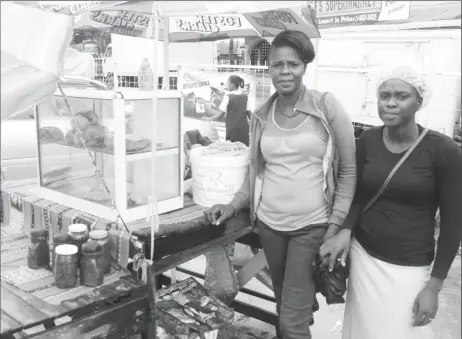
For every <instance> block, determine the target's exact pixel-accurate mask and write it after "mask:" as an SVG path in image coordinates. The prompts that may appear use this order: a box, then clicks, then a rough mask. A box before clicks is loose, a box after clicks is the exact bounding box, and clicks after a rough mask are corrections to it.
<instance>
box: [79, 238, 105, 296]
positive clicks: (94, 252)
mask: <svg viewBox="0 0 462 339" xmlns="http://www.w3.org/2000/svg"><path fill="white" fill-rule="evenodd" d="M103 281H104V254H103V248H102V247H101V245H99V244H98V243H96V242H95V241H89V242H87V243H86V244H84V245H83V246H82V258H81V259H80V284H82V285H85V286H90V287H96V286H100V285H102V284H103Z"/></svg>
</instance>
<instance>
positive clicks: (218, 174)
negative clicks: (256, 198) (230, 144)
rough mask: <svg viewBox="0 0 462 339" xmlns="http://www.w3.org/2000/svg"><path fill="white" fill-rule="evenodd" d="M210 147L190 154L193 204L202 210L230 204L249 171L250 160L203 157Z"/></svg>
mask: <svg viewBox="0 0 462 339" xmlns="http://www.w3.org/2000/svg"><path fill="white" fill-rule="evenodd" d="M207 148H208V147H199V148H195V149H193V150H191V153H190V160H191V170H192V181H193V182H192V191H193V201H194V203H196V204H197V205H199V206H203V207H212V206H213V205H216V204H228V203H230V202H231V200H232V199H233V197H234V194H235V193H236V192H237V191H239V189H240V188H241V186H242V183H243V181H244V178H245V176H246V174H247V171H248V164H249V156H248V153H247V152H246V153H245V154H244V155H237V156H214V155H204V153H206V151H207Z"/></svg>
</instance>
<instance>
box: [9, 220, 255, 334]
mask: <svg viewBox="0 0 462 339" xmlns="http://www.w3.org/2000/svg"><path fill="white" fill-rule="evenodd" d="M250 232H251V228H250V227H248V226H246V225H245V221H243V220H236V221H235V222H231V223H229V225H227V226H226V228H225V229H224V232H223V233H222V234H221V235H220V236H218V237H217V238H215V239H212V240H210V241H207V242H206V243H203V244H200V245H197V246H194V247H192V248H188V249H186V250H183V251H181V252H178V253H174V254H172V255H169V256H167V257H165V258H163V259H161V260H158V261H157V262H156V263H155V264H154V270H155V275H160V274H162V273H163V272H166V271H168V270H170V269H172V268H174V267H176V266H178V265H180V264H182V263H185V262H187V261H189V260H192V259H194V258H195V257H198V256H200V255H202V254H204V253H206V252H207V251H208V249H210V248H211V247H214V246H217V245H223V244H227V243H230V242H233V241H235V240H236V239H238V238H240V237H242V236H244V235H246V234H249V233H250ZM29 242H30V240H29V238H27V237H24V236H20V235H15V236H7V237H2V246H1V266H2V270H1V277H2V282H1V298H2V303H1V329H0V335H2V336H3V334H11V333H15V332H19V331H22V330H24V329H27V328H31V327H34V326H37V325H40V324H44V323H46V322H48V321H52V320H55V319H59V318H62V317H65V316H71V317H74V318H82V317H85V316H86V315H88V314H90V313H93V312H95V309H104V308H105V307H106V308H107V306H108V305H112V306H113V305H114V300H118V299H120V298H121V296H125V297H129V298H132V299H133V298H137V297H139V296H141V295H146V292H145V288H146V286H145V285H141V284H140V283H138V282H137V281H135V280H134V279H132V278H131V277H130V272H128V271H112V272H111V273H110V274H108V275H107V276H106V277H105V279H104V284H103V286H100V287H98V288H96V289H95V288H92V287H86V286H81V285H79V284H78V285H77V286H76V287H74V288H70V289H59V288H57V287H56V286H55V284H54V276H53V274H52V273H51V272H50V271H48V270H46V269H39V270H31V269H29V268H28V267H27V247H28V245H29ZM88 295H90V296H91V298H88V297H87V296H88ZM83 296H85V298H84V297H83ZM77 314H78V317H76V316H75V315H77ZM72 323H73V322H72ZM66 325H67V324H66ZM66 325H63V326H66ZM57 330H60V331H62V328H61V329H60V327H56V329H53V330H50V331H51V332H50V331H48V332H46V333H52V332H53V331H57ZM61 333H62V332H61ZM37 338H41V336H38V337H37ZM43 338H45V336H44V337H43ZM47 338H49V337H47Z"/></svg>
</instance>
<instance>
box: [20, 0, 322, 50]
mask: <svg viewBox="0 0 462 339" xmlns="http://www.w3.org/2000/svg"><path fill="white" fill-rule="evenodd" d="M22 3H27V4H29V5H32V6H40V7H42V8H48V9H50V10H52V11H56V12H59V13H62V14H68V15H73V16H75V28H95V29H100V30H104V31H109V32H111V33H114V34H121V35H128V36H134V37H141V38H153V36H154V34H153V31H152V29H153V25H152V23H151V22H150V21H151V20H152V14H153V13H152V12H153V9H152V1H104V2H101V1H57V2H52V1H24V2H22ZM306 7H307V5H305V4H304V2H300V1H279V2H266V3H263V2H260V1H236V2H234V1H229V2H222V1H209V2H205V1H204V2H199V1H159V11H158V16H159V25H160V28H159V40H160V41H162V40H164V36H165V33H164V32H163V29H164V28H165V27H168V31H169V36H168V40H169V42H194V41H214V40H222V39H232V38H241V37H252V36H255V37H258V36H261V37H274V36H276V35H277V34H278V33H279V32H281V31H283V30H286V29H294V30H301V31H304V32H305V33H307V35H308V36H309V37H312V38H317V37H319V36H320V35H319V31H318V29H317V26H316V23H315V21H314V20H313V18H312V17H311V16H307V15H305V13H304V12H303V10H302V9H303V8H306ZM243 8H245V10H243ZM223 13H226V14H223ZM164 20H165V21H166V22H165V21H164Z"/></svg>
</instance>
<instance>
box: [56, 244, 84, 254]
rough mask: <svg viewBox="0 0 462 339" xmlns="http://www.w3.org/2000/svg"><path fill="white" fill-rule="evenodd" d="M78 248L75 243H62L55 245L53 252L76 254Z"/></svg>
mask: <svg viewBox="0 0 462 339" xmlns="http://www.w3.org/2000/svg"><path fill="white" fill-rule="evenodd" d="M78 251H79V249H78V248H77V246H75V245H70V244H64V245H59V246H56V248H55V253H56V254H58V255H73V254H77V252H78Z"/></svg>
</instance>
